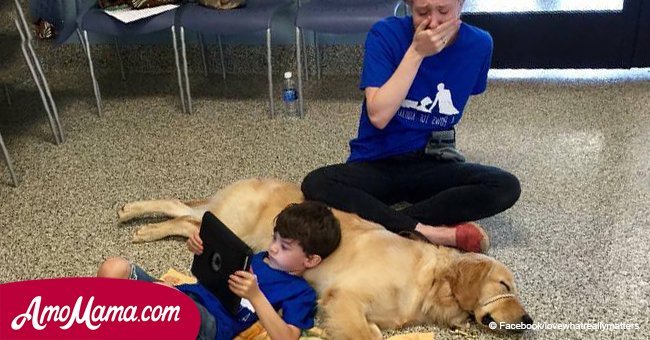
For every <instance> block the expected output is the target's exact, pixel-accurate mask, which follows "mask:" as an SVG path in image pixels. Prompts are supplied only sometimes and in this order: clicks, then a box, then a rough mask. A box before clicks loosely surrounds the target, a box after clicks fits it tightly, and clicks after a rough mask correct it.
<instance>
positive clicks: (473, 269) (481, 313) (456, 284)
mask: <svg viewBox="0 0 650 340" xmlns="http://www.w3.org/2000/svg"><path fill="white" fill-rule="evenodd" d="M448 280H449V284H450V286H451V291H452V294H453V295H454V298H455V299H456V300H457V301H458V304H459V306H460V307H461V309H463V310H464V311H467V312H468V313H470V314H473V315H474V319H475V320H476V322H478V323H479V324H480V325H482V326H484V327H489V328H490V329H493V330H503V331H510V330H512V331H519V330H523V329H524V328H525V325H526V324H532V323H533V320H532V319H531V317H530V316H529V315H528V314H527V313H526V311H525V310H524V307H523V306H522V305H521V302H520V301H519V298H518V292H517V287H516V285H515V281H514V278H513V275H512V272H510V270H509V269H508V268H507V267H506V266H504V265H503V264H502V263H500V262H498V261H496V260H494V259H492V258H490V257H487V256H485V255H480V254H471V253H468V254H463V255H460V256H459V257H458V259H457V260H456V262H455V263H454V264H453V265H452V267H451V270H450V275H449V278H448Z"/></svg>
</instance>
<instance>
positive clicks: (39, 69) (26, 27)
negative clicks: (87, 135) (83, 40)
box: [15, 1, 65, 144]
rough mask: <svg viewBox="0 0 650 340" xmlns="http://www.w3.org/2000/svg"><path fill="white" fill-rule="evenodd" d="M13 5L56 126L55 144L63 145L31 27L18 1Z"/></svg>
mask: <svg viewBox="0 0 650 340" xmlns="http://www.w3.org/2000/svg"><path fill="white" fill-rule="evenodd" d="M15 3H16V11H17V14H18V18H19V19H20V21H21V23H22V27H23V29H24V33H25V36H26V37H27V41H26V42H25V44H26V46H27V48H28V51H29V52H30V53H31V58H32V59H31V60H32V61H33V64H34V66H35V67H36V71H37V72H38V76H39V77H40V81H41V83H42V87H43V88H44V89H45V94H46V95H47V100H48V102H49V105H50V109H51V112H52V115H53V118H54V123H56V126H57V130H58V142H57V144H58V143H59V142H60V143H63V142H64V141H65V136H64V135H63V129H62V128H61V122H60V121H59V112H58V110H57V108H56V103H55V102H54V98H53V97H52V92H51V91H50V86H49V84H48V83H47V78H45V73H44V72H43V68H42V67H41V62H40V60H39V59H38V55H36V51H34V47H33V46H32V40H33V37H32V34H31V31H30V30H31V27H30V26H29V25H28V24H27V20H26V19H25V14H24V13H23V10H22V8H21V7H20V6H19V4H18V1H16V2H15ZM55 138H56V136H55Z"/></svg>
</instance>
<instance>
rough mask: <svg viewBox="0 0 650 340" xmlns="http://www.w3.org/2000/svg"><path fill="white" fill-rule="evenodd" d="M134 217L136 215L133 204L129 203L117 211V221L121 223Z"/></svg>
mask: <svg viewBox="0 0 650 340" xmlns="http://www.w3.org/2000/svg"><path fill="white" fill-rule="evenodd" d="M134 216H135V215H134V214H133V209H132V208H131V204H129V203H127V204H125V205H123V206H122V207H121V208H119V209H117V219H118V221H119V222H120V223H122V222H126V221H128V220H130V219H132V218H133V217H134Z"/></svg>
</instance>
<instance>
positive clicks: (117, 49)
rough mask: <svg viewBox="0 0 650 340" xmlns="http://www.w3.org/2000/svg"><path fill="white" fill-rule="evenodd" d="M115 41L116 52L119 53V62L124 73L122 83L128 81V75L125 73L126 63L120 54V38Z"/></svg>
mask: <svg viewBox="0 0 650 340" xmlns="http://www.w3.org/2000/svg"><path fill="white" fill-rule="evenodd" d="M113 40H114V41H115V52H117V60H118V61H119V62H120V72H121V73H122V81H126V73H125V72H124V63H123V62H122V53H121V52H120V42H119V41H118V38H117V37H115V38H114V39H113Z"/></svg>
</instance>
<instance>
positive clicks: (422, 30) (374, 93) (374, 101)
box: [365, 18, 460, 129]
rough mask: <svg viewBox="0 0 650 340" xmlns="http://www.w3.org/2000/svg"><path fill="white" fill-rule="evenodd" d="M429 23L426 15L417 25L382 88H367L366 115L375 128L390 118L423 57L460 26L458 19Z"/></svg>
mask: <svg viewBox="0 0 650 340" xmlns="http://www.w3.org/2000/svg"><path fill="white" fill-rule="evenodd" d="M430 23H431V19H429V18H427V19H425V20H424V21H422V22H421V23H420V25H419V26H418V27H417V29H416V30H415V34H414V36H413V42H412V43H411V46H409V48H408V49H407V50H406V53H405V54H404V57H403V58H402V61H401V62H400V64H399V65H398V66H397V69H396V70H395V72H394V73H393V75H392V76H391V77H390V78H389V79H388V81H387V82H386V83H384V85H382V86H381V87H366V89H365V95H366V107H367V109H368V117H369V118H370V122H371V123H372V125H374V126H375V127H376V128H378V129H383V128H385V127H386V125H388V122H390V120H391V119H393V117H394V116H395V114H396V113H397V110H398V109H399V107H400V105H401V104H402V102H403V101H404V99H405V98H406V95H407V94H408V91H409V89H410V88H411V85H412V84H413V80H414V79H415V76H416V74H417V73H418V69H419V68H420V65H421V64H422V60H423V59H424V58H425V57H428V56H431V55H434V54H437V53H439V52H440V51H442V50H443V49H444V48H445V47H446V44H447V41H448V39H449V37H451V36H453V34H455V32H457V31H458V28H459V27H460V20H459V19H457V18H455V19H453V20H449V21H447V22H444V23H442V24H441V25H439V26H438V27H436V28H435V29H430V28H428V27H429V24H430Z"/></svg>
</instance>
